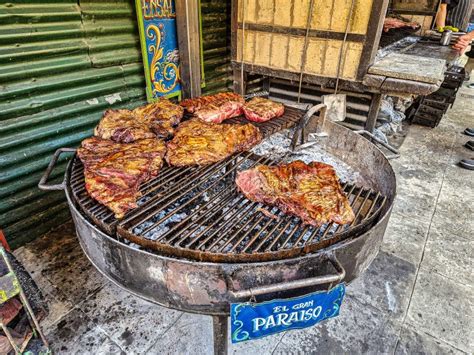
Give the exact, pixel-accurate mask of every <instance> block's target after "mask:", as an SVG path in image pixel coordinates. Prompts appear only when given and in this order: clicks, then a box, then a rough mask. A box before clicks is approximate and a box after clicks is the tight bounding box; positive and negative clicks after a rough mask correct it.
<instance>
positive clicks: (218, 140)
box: [166, 119, 262, 166]
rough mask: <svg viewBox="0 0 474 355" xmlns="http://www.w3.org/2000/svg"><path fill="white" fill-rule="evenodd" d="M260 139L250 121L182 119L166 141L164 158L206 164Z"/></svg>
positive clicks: (176, 163)
mask: <svg viewBox="0 0 474 355" xmlns="http://www.w3.org/2000/svg"><path fill="white" fill-rule="evenodd" d="M261 140H262V134H261V133H260V131H259V129H258V128H257V127H255V126H253V125H251V124H245V125H241V124H215V123H208V122H202V121H200V120H198V119H192V120H190V121H186V122H183V123H181V124H180V125H179V127H178V129H177V130H176V133H175V136H174V138H173V139H172V140H171V141H169V142H167V147H168V152H167V153H166V161H167V162H168V164H170V165H174V166H186V165H206V164H210V163H214V162H217V161H220V160H223V159H225V158H227V157H229V156H231V155H232V154H234V153H237V152H242V151H245V150H248V149H250V148H251V147H253V146H254V145H256V144H257V143H259V142H260V141H261Z"/></svg>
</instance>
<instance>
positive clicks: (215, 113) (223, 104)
mask: <svg viewBox="0 0 474 355" xmlns="http://www.w3.org/2000/svg"><path fill="white" fill-rule="evenodd" d="M244 103H245V100H244V98H243V97H242V96H240V95H238V94H235V93H233V92H222V93H218V94H215V95H208V96H201V97H197V98H194V99H187V100H183V101H181V106H183V107H184V108H185V109H186V111H188V112H189V113H193V114H194V115H195V116H196V117H197V118H199V119H200V120H201V121H204V122H213V123H221V122H222V121H224V120H226V119H229V118H232V117H237V116H240V115H241V114H242V106H243V105H244Z"/></svg>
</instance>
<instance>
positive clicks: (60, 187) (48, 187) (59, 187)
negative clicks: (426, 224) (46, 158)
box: [38, 148, 76, 191]
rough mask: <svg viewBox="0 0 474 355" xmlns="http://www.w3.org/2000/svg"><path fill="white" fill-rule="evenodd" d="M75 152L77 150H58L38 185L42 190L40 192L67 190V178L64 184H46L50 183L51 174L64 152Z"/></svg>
mask: <svg viewBox="0 0 474 355" xmlns="http://www.w3.org/2000/svg"><path fill="white" fill-rule="evenodd" d="M75 151H76V149H74V148H59V149H58V150H56V151H55V152H54V155H53V157H52V159H51V161H50V162H49V165H48V167H47V168H46V171H45V172H44V175H43V176H42V177H41V180H40V181H39V183H38V187H39V188H40V190H45V191H52V190H64V189H65V188H66V181H65V178H64V179H63V182H61V183H60V184H56V185H47V184H46V182H47V181H48V179H49V176H50V175H51V172H52V171H53V169H54V166H55V165H56V163H57V162H58V159H59V156H60V155H61V154H62V153H64V152H75Z"/></svg>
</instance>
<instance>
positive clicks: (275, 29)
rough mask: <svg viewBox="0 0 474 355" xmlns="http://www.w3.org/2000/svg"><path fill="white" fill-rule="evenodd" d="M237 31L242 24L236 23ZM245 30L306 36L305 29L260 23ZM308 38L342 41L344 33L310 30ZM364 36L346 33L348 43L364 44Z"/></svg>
mask: <svg viewBox="0 0 474 355" xmlns="http://www.w3.org/2000/svg"><path fill="white" fill-rule="evenodd" d="M238 27H239V29H242V28H243V24H242V23H240V22H239V23H238ZM245 30H249V31H258V32H267V33H268V32H271V33H281V34H286V35H292V36H306V29H305V28H296V27H285V26H277V25H265V24H260V23H246V24H245ZM308 37H311V38H323V39H335V40H338V41H342V40H343V39H344V33H342V32H333V31H320V30H313V29H310V30H309V31H308ZM366 37H367V36H366V35H361V34H357V33H348V34H347V41H349V42H359V43H360V42H362V43H363V42H365V40H366Z"/></svg>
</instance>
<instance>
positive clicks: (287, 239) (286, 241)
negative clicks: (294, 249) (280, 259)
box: [280, 223, 301, 249]
mask: <svg viewBox="0 0 474 355" xmlns="http://www.w3.org/2000/svg"><path fill="white" fill-rule="evenodd" d="M300 227H301V224H300V223H298V224H296V225H295V227H294V228H293V230H292V231H291V232H290V234H289V235H288V238H286V239H285V241H284V242H283V244H282V245H281V247H280V249H285V246H286V244H287V243H288V242H289V241H290V239H291V238H293V236H294V235H295V233H296V231H297V230H298V229H299V228H300Z"/></svg>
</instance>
